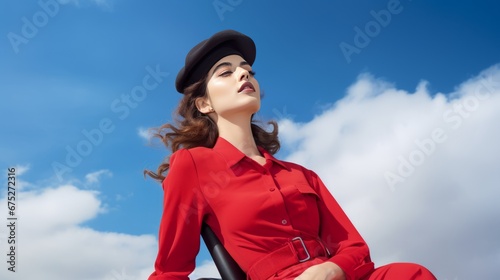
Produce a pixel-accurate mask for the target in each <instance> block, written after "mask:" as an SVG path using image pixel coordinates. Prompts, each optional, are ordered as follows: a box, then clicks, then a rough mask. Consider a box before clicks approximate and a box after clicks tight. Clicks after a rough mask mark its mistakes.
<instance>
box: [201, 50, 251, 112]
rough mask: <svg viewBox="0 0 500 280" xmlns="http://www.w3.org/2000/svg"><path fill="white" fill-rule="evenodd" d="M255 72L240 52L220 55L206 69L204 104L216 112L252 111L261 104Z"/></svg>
mask: <svg viewBox="0 0 500 280" xmlns="http://www.w3.org/2000/svg"><path fill="white" fill-rule="evenodd" d="M254 74H255V73H254V72H253V71H252V66H250V65H249V64H248V63H247V62H246V61H245V60H244V59H243V58H242V57H241V56H239V55H229V56H226V57H223V58H222V59H220V60H219V61H217V63H215V64H214V66H212V68H211V69H210V71H209V72H208V83H207V94H208V98H207V100H206V102H207V104H208V105H209V106H210V107H211V108H213V110H215V113H216V114H217V115H219V116H227V117H229V116H230V114H238V115H240V114H248V115H252V114H254V113H255V112H257V111H258V110H259V108H260V88H259V83H258V82H257V80H256V79H255V77H254Z"/></svg>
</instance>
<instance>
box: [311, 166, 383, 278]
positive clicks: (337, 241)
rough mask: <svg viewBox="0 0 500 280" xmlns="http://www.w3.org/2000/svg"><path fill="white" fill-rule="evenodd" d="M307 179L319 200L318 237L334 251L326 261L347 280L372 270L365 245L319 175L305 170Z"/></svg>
mask: <svg viewBox="0 0 500 280" xmlns="http://www.w3.org/2000/svg"><path fill="white" fill-rule="evenodd" d="M306 176H307V177H308V179H309V181H310V183H311V186H312V187H313V188H314V189H315V191H316V192H317V194H318V195H319V198H320V199H319V201H318V205H319V206H318V208H319V214H320V221H321V225H320V237H321V239H322V240H323V241H324V242H325V243H326V245H327V246H328V247H329V248H330V249H332V250H333V252H332V254H333V255H332V257H331V258H330V260H329V261H331V262H334V263H335V264H337V265H338V266H340V267H341V268H342V270H344V273H345V274H346V279H347V280H354V279H359V278H361V277H362V276H363V275H365V274H366V273H368V272H370V271H372V270H373V267H374V264H373V262H371V260H370V254H369V249H368V246H367V244H366V242H365V241H364V240H363V238H362V237H361V235H360V234H359V232H358V231H357V230H356V228H355V227H354V225H353V224H352V222H351V221H350V220H349V218H348V217H347V215H346V214H345V212H344V211H343V210H342V208H341V207H340V205H339V204H338V203H337V201H336V200H335V198H334V197H333V196H332V194H331V193H330V192H329V191H328V189H327V188H326V186H325V185H324V184H323V182H322V181H321V179H320V178H319V177H318V175H316V174H315V173H314V172H312V171H310V170H306Z"/></svg>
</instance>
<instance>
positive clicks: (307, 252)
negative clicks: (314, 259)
mask: <svg viewBox="0 0 500 280" xmlns="http://www.w3.org/2000/svg"><path fill="white" fill-rule="evenodd" d="M295 240H299V241H300V244H301V245H302V248H304V252H306V255H307V257H305V258H303V259H299V263H301V262H305V261H308V260H310V259H311V255H310V254H309V251H308V250H307V247H306V244H304V240H302V237H300V236H297V237H294V238H292V242H293V241H295ZM297 257H298V254H297Z"/></svg>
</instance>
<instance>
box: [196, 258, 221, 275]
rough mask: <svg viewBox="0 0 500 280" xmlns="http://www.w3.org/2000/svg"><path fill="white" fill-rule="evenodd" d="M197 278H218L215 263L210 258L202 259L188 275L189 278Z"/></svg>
mask: <svg viewBox="0 0 500 280" xmlns="http://www.w3.org/2000/svg"><path fill="white" fill-rule="evenodd" d="M198 278H219V279H220V274H219V271H218V270H217V268H216V267H215V263H214V262H213V261H212V260H204V261H203V262H202V263H201V265H198V266H197V267H196V269H195V270H194V271H193V272H192V273H191V274H190V275H189V279H198Z"/></svg>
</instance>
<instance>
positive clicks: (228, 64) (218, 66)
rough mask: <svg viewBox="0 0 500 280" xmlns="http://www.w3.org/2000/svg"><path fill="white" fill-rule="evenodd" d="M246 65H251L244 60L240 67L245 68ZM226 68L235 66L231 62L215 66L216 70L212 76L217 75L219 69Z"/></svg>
mask: <svg viewBox="0 0 500 280" xmlns="http://www.w3.org/2000/svg"><path fill="white" fill-rule="evenodd" d="M244 65H250V64H249V63H248V62H246V61H244V60H243V61H242V62H240V66H244ZM224 66H233V64H232V63H231V62H222V63H221V64H219V65H217V66H215V68H214V70H213V71H212V75H213V74H215V72H216V71H217V69H219V68H221V67H224Z"/></svg>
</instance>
